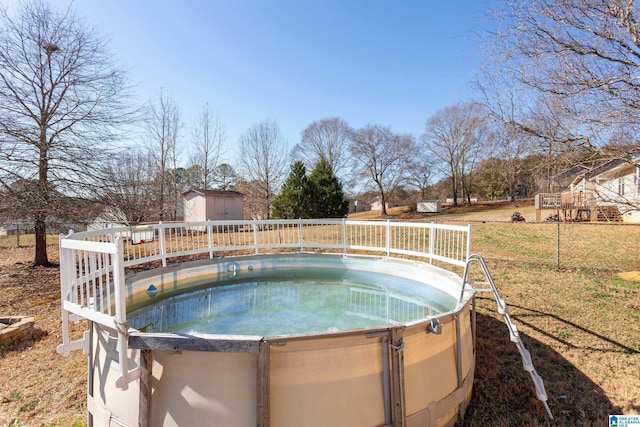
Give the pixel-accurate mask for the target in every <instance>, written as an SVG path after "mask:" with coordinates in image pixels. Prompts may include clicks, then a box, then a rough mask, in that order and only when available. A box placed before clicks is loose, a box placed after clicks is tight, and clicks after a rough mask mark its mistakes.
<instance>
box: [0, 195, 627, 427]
mask: <svg viewBox="0 0 640 427" xmlns="http://www.w3.org/2000/svg"><path fill="white" fill-rule="evenodd" d="M513 210H519V211H521V212H522V213H523V214H524V215H525V217H526V218H527V222H525V223H517V224H512V223H510V222H508V221H509V218H510V213H511V212H512V211H513ZM533 218H534V214H532V210H531V208H527V207H519V208H517V209H514V208H512V207H504V208H501V209H497V210H495V209H494V210H484V211H480V212H461V213H455V214H447V215H446V216H443V215H439V216H431V217H423V216H417V215H415V214H413V215H409V214H403V213H396V214H395V215H394V216H393V219H405V220H409V219H411V220H416V219H420V220H427V221H434V220H437V221H438V222H453V223H459V221H462V222H465V221H466V222H471V223H472V224H473V243H472V246H473V251H474V252H476V253H478V254H480V255H482V256H483V258H484V259H485V261H486V262H487V264H488V266H489V269H490V271H491V273H492V276H493V278H494V280H495V282H496V284H497V286H498V288H499V290H500V292H501V295H502V297H503V298H504V299H505V300H506V302H507V304H508V306H509V308H510V314H511V316H512V319H513V321H514V323H515V324H516V326H517V327H518V329H519V331H520V333H521V335H522V337H523V341H524V343H525V345H526V346H527V348H528V349H529V350H530V352H531V355H532V359H533V363H534V365H535V367H536V369H537V371H538V373H539V374H540V375H541V376H542V378H543V379H544V381H545V386H546V391H547V394H548V396H549V406H550V408H551V410H552V412H553V414H554V416H555V417H556V421H555V422H554V423H551V425H561V426H607V425H608V415H609V414H639V413H640V384H639V380H640V273H633V272H638V271H640V226H628V225H593V224H560V225H559V226H558V225H557V224H536V223H532V220H533ZM495 221H502V222H495ZM13 242H14V243H15V238H13ZM558 242H559V249H560V251H559V256H558ZM30 244H32V243H30V242H29V240H28V237H23V238H22V239H21V245H25V247H21V248H15V245H14V244H13V243H12V242H11V239H4V240H3V239H2V238H0V315H18V314H20V315H31V316H34V317H36V333H35V334H34V337H33V339H32V340H30V341H28V342H23V343H21V344H19V345H15V346H10V347H4V348H0V426H12V427H13V426H73V425H76V426H82V425H84V424H85V417H86V415H85V414H86V408H85V399H86V391H85V387H86V356H83V355H82V354H81V353H80V352H75V353H74V354H72V356H71V357H69V358H65V357H63V356H61V355H58V354H56V352H55V347H56V346H57V345H58V344H59V343H60V320H59V319H60V301H59V276H58V271H57V269H55V268H49V269H43V268H33V267H30V266H29V264H28V263H29V262H30V261H31V259H32V257H33V247H31V246H28V245H30ZM49 251H50V257H51V260H52V261H57V246H56V242H55V239H54V240H53V241H52V244H51V246H49ZM558 264H559V265H558ZM474 273H475V274H474V276H476V275H477V272H474ZM625 273H626V274H625ZM477 303H478V304H477V305H478V319H477V320H478V345H477V361H476V379H475V384H474V391H473V396H472V401H471V405H470V407H469V408H468V410H467V414H466V417H465V421H464V425H465V426H520V425H531V426H544V425H549V422H548V420H547V419H546V414H545V411H544V408H543V406H542V405H541V404H540V402H538V401H537V400H536V398H535V393H534V390H533V385H532V383H531V380H530V378H529V376H528V374H527V373H526V372H525V371H524V370H523V368H522V363H521V361H520V355H519V353H518V351H517V349H516V347H515V345H513V344H512V343H511V342H510V341H509V336H508V330H507V328H506V326H505V324H504V322H503V321H502V318H501V316H500V315H499V314H498V313H497V311H496V304H495V301H494V300H493V299H492V298H491V297H490V296H489V294H479V296H478V297H477ZM82 326H83V325H82V324H80V325H78V329H77V330H76V331H75V333H76V334H79V333H81V329H82Z"/></svg>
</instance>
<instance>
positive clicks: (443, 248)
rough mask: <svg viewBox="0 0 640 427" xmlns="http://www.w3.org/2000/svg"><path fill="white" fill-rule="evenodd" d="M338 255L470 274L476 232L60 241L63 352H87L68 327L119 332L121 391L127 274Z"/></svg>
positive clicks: (432, 229)
mask: <svg viewBox="0 0 640 427" xmlns="http://www.w3.org/2000/svg"><path fill="white" fill-rule="evenodd" d="M274 250H276V251H282V250H289V251H290V250H294V251H300V252H305V251H318V250H320V251H325V252H328V251H333V252H341V253H344V254H349V253H365V254H378V255H382V256H391V255H405V256H412V257H417V258H422V259H425V260H427V261H428V262H429V263H434V262H436V261H439V262H443V263H447V264H451V265H453V266H458V267H464V266H465V265H466V262H467V259H468V257H469V255H470V254H471V226H456V225H442V224H433V223H430V224H427V223H400V222H391V221H349V220H340V219H338V220H330V219H329V220H293V221H291V220H270V221H207V222H192V223H159V224H150V225H144V226H135V227H117V228H108V229H104V230H97V231H87V232H82V233H70V234H69V235H66V236H60V287H61V289H60V290H61V299H62V320H63V322H62V323H63V324H62V332H63V343H62V345H60V346H59V347H58V352H59V353H63V354H65V355H66V354H68V353H69V352H70V351H71V350H75V349H84V350H87V349H86V345H87V340H84V339H81V340H77V341H74V342H71V341H70V336H69V322H70V321H74V320H78V319H87V320H90V321H94V322H98V323H100V324H102V325H104V326H106V327H109V328H111V329H114V330H116V331H118V333H119V336H120V339H119V344H118V345H119V348H118V350H119V351H118V352H119V358H120V364H121V365H120V366H121V367H122V372H123V374H122V376H121V377H120V379H119V380H118V386H122V387H123V388H126V384H127V383H129V382H130V381H133V380H135V379H136V378H137V370H136V369H133V370H131V371H129V370H128V369H127V357H126V355H127V352H126V349H127V347H126V346H127V342H126V339H125V337H126V335H127V333H128V329H129V325H128V323H127V318H126V312H127V310H126V298H127V295H126V287H125V268H126V267H132V266H136V265H139V264H143V263H147V262H151V261H161V262H162V265H163V266H166V265H167V263H168V262H169V261H171V260H175V261H178V260H179V259H180V257H185V256H195V255H202V254H206V255H207V256H208V257H209V258H214V257H216V256H221V255H223V254H227V253H229V252H236V251H246V252H250V253H255V254H259V253H263V252H268V251H274Z"/></svg>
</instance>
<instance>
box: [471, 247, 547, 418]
mask: <svg viewBox="0 0 640 427" xmlns="http://www.w3.org/2000/svg"><path fill="white" fill-rule="evenodd" d="M473 263H478V264H479V265H480V267H481V268H482V272H483V274H484V276H485V279H486V280H487V281H486V282H481V283H480V284H483V285H489V288H484V289H474V291H490V292H492V293H493V296H494V299H495V300H496V303H497V305H498V313H499V314H501V315H502V317H503V318H504V320H505V323H506V324H507V328H508V329H509V337H510V339H511V342H512V343H514V344H515V345H516V347H517V348H518V351H519V352H520V356H521V357H522V366H523V368H524V370H525V371H527V372H529V375H530V376H531V380H532V381H533V386H534V387H535V391H536V397H537V398H538V400H539V401H541V402H542V404H543V405H544V409H545V410H546V411H547V415H548V416H549V419H550V420H553V414H552V413H551V409H549V405H548V404H547V392H546V390H545V388H544V382H543V381H542V377H541V376H540V375H538V373H537V372H536V368H535V367H534V366H533V362H532V360H531V353H529V350H527V349H526V348H525V346H524V343H523V342H522V338H521V337H520V333H519V332H518V328H516V325H515V324H514V323H513V321H512V320H511V317H510V316H509V312H508V310H507V304H506V303H505V301H504V300H503V299H502V298H501V297H500V293H499V292H498V288H497V287H496V284H495V282H494V281H493V277H491V273H490V272H489V268H488V267H487V264H486V263H485V262H484V259H483V258H482V257H481V256H480V255H478V254H471V255H469V258H467V264H466V266H465V268H464V273H463V275H462V290H461V292H460V300H462V297H463V296H464V292H465V291H466V288H467V285H469V287H470V288H471V289H473V286H472V284H473V283H477V282H471V281H470V280H469V274H470V270H471V264H473Z"/></svg>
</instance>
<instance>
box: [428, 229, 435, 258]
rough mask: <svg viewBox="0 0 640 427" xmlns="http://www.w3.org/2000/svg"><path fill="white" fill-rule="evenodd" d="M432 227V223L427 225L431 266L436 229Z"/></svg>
mask: <svg viewBox="0 0 640 427" xmlns="http://www.w3.org/2000/svg"><path fill="white" fill-rule="evenodd" d="M434 225H435V224H434V223H433V222H431V224H430V225H429V264H433V251H434V250H435V244H436V228H435V227H434Z"/></svg>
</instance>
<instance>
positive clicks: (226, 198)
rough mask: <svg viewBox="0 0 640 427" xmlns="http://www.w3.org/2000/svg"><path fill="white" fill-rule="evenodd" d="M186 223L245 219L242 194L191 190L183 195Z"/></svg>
mask: <svg viewBox="0 0 640 427" xmlns="http://www.w3.org/2000/svg"><path fill="white" fill-rule="evenodd" d="M182 197H183V200H184V220H185V221H186V222H199V221H216V220H241V219H244V214H243V201H242V193H238V192H237V191H223V190H189V191H185V192H184V193H182Z"/></svg>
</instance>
